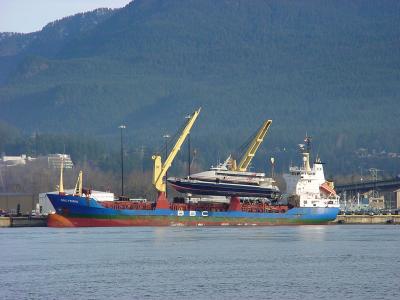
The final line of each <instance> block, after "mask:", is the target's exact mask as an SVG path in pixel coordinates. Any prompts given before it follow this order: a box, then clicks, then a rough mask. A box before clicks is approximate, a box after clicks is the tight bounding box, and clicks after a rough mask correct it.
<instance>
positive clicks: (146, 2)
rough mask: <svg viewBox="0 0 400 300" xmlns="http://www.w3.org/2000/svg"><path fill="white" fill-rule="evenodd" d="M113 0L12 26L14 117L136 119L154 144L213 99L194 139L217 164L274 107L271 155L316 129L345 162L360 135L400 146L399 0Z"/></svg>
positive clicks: (35, 121) (133, 130)
mask: <svg viewBox="0 0 400 300" xmlns="http://www.w3.org/2000/svg"><path fill="white" fill-rule="evenodd" d="M101 12H102V14H101V18H99V19H96V18H97V17H98V13H94V14H92V15H90V16H91V18H92V17H93V20H95V22H94V21H91V22H89V24H90V25H87V24H86V25H84V24H83V23H82V20H87V17H86V16H89V15H87V14H82V15H80V17H79V18H77V17H76V16H73V17H71V18H68V19H67V20H65V21H63V22H64V23H63V24H65V26H64V27H63V28H69V31H68V32H70V34H69V37H68V38H64V37H63V35H61V38H60V39H59V37H60V35H57V34H60V32H64V31H62V30H61V31H60V30H57V31H56V32H57V34H56V35H50V34H47V33H46V32H47V31H48V30H50V29H52V28H55V27H57V26H56V25H57V23H55V24H53V25H48V26H46V27H45V28H44V29H43V30H42V31H41V32H38V33H34V34H35V35H36V36H45V38H42V39H39V38H32V36H31V35H32V34H28V35H13V36H9V37H7V38H2V40H1V41H0V55H2V57H3V58H4V57H6V56H5V55H7V56H10V55H15V56H18V57H19V59H18V60H16V63H15V65H13V66H12V67H14V66H15V69H14V72H12V73H11V74H8V75H7V76H5V77H6V78H4V81H3V82H5V83H4V84H3V85H2V86H1V88H0V105H1V108H2V109H1V110H0V118H1V120H3V122H5V123H6V124H7V126H13V127H16V128H18V129H20V130H22V131H23V132H25V133H27V134H31V133H33V132H37V131H39V132H42V133H46V132H50V133H67V134H68V133H83V134H86V135H91V136H94V137H98V138H106V139H107V141H112V142H114V141H115V142H117V141H118V140H117V137H118V134H119V131H118V128H117V127H118V125H119V124H121V123H125V124H126V125H127V129H126V134H127V140H128V142H129V143H130V144H131V145H132V147H136V146H137V147H139V146H141V145H145V146H146V147H149V148H152V147H155V145H157V144H161V143H163V141H162V135H163V134H164V133H166V132H169V133H172V132H173V131H174V130H175V129H176V128H178V127H179V125H180V124H181V123H182V122H183V121H184V116H185V115H186V114H187V113H189V112H192V111H193V110H194V109H195V108H197V107H198V106H201V107H202V108H203V110H202V113H201V115H200V117H199V119H198V122H197V124H196V126H195V128H194V129H193V130H192V140H193V143H194V145H197V146H196V147H197V148H199V153H202V154H199V155H200V156H201V155H202V157H203V162H205V164H209V163H211V162H212V160H214V161H215V160H216V159H217V158H216V157H217V156H219V155H220V156H221V158H223V156H224V155H225V153H226V152H227V151H232V150H233V149H235V148H236V147H237V146H239V145H241V144H242V143H243V142H244V141H245V140H246V138H247V137H248V136H249V135H250V134H251V133H252V132H253V131H255V130H256V129H257V127H258V126H259V125H260V124H261V122H262V121H263V120H264V119H267V118H270V119H273V121H274V123H273V125H272V127H271V129H270V134H269V135H268V136H267V138H266V142H265V146H264V147H263V149H261V152H260V156H259V157H258V164H260V165H261V163H262V164H263V166H264V165H265V164H266V161H267V159H266V155H268V156H269V155H274V156H277V157H279V159H280V161H282V168H283V169H284V168H286V167H287V164H288V163H289V161H290V160H291V159H295V158H297V155H296V150H295V147H296V145H297V144H298V143H299V142H301V140H302V138H303V136H304V135H305V133H306V132H307V133H308V134H310V135H312V136H314V140H315V141H317V143H318V146H316V149H315V151H318V152H319V154H320V155H321V156H322V157H323V158H325V159H326V160H328V161H329V162H330V164H331V168H332V169H334V170H335V171H340V172H346V171H347V170H350V169H352V171H353V169H355V170H357V167H356V166H355V165H356V164H358V163H360V162H359V161H358V162H355V160H354V159H355V158H354V157H353V158H351V159H350V155H353V154H354V153H355V151H356V150H357V149H358V148H361V147H362V148H366V149H367V151H370V152H371V153H373V151H374V150H375V153H380V152H382V151H386V153H387V152H393V153H397V152H400V140H399V139H397V138H396V137H397V136H398V133H399V131H400V125H399V117H400V109H399V100H400V18H399V12H400V2H399V1H374V0H350V1H346V3H344V2H341V1H333V0H332V1H328V0H326V1H308V0H293V1H290V0H284V1H282V0H254V1H248V0H221V1H214V0H181V1H179V0H135V1H134V2H132V3H130V4H129V5H127V6H126V7H124V8H122V9H119V10H116V11H101ZM103 12H104V14H103ZM96 15H97V17H95V16H96ZM67 21H68V22H67ZM96 22H97V23H96ZM58 24H61V21H60V22H58ZM45 33H46V35H44V34H45ZM13 39H14V40H13ZM5 41H7V43H8V44H7V43H6V42H5ZM21 41H23V42H21ZM12 43H14V44H13V45H14V46H13V47H14V48H13V49H14V50H12V47H11V46H7V47H6V45H10V44H12ZM26 43H27V45H28V46H26V47H25V46H24V45H25V44H26ZM10 49H11V50H10ZM13 51H14V52H13ZM10 69H12V68H11V67H10ZM399 161H400V159H399V158H395V159H394V160H390V161H388V160H382V159H379V160H376V161H367V162H361V163H363V164H366V167H367V164H382V166H391V167H393V168H398V166H399Z"/></svg>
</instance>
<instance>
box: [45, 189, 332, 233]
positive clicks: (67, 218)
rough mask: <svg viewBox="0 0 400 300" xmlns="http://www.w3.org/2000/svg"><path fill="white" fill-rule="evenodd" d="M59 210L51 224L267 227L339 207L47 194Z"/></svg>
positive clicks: (322, 217)
mask: <svg viewBox="0 0 400 300" xmlns="http://www.w3.org/2000/svg"><path fill="white" fill-rule="evenodd" d="M48 197H49V199H50V201H51V203H52V204H53V206H54V208H55V209H56V214H52V215H49V218H48V226H49V227H113V226H257V225H258V226H268V225H303V224H326V223H328V222H329V221H333V220H334V219H335V218H336V216H337V214H338V212H339V209H338V208H316V207H313V208H293V209H290V210H288V211H287V212H285V213H248V212H242V211H225V212H212V211H179V210H170V209H155V210H129V209H121V210H120V209H112V208H104V207H103V206H101V205H100V204H99V203H98V202H96V201H95V200H94V199H87V198H85V197H78V196H67V195H58V194H48Z"/></svg>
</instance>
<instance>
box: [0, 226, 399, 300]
mask: <svg viewBox="0 0 400 300" xmlns="http://www.w3.org/2000/svg"><path fill="white" fill-rule="evenodd" d="M0 259H1V272H0V299H107V298H118V299H133V298H135V299H143V298H148V299H154V298H158V299H188V298H192V299H250V298H253V299H316V298H319V299H321V298H322V299H339V298H345V299H400V226H390V225H381V226H368V225H365V226H349V225H347V226H340V225H339V226H298V227H257V228H204V227H203V228H78V229H51V228H7V229H0Z"/></svg>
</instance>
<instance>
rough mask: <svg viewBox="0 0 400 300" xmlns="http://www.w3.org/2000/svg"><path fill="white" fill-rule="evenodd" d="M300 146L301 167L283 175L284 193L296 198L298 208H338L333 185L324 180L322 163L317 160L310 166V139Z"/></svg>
mask: <svg viewBox="0 0 400 300" xmlns="http://www.w3.org/2000/svg"><path fill="white" fill-rule="evenodd" d="M305 142H306V144H307V147H306V148H305V145H300V147H301V149H302V154H303V166H302V167H290V168H289V174H284V175H283V177H284V179H285V181H286V193H287V194H288V195H289V196H298V200H299V203H298V205H299V206H300V207H339V206H340V205H339V196H338V195H337V194H336V192H335V190H334V189H333V183H331V182H328V181H327V180H326V179H325V175H324V167H323V163H322V162H321V160H320V159H319V158H317V159H316V161H315V162H314V164H313V166H312V167H311V166H310V150H309V143H310V138H308V137H307V138H306V140H305Z"/></svg>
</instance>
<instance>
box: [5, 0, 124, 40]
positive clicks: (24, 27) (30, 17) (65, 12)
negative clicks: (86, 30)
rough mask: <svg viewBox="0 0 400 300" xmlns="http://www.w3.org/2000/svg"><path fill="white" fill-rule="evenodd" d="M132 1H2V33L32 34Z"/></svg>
mask: <svg viewBox="0 0 400 300" xmlns="http://www.w3.org/2000/svg"><path fill="white" fill-rule="evenodd" d="M131 1H132V0H0V32H6V31H13V32H32V31H37V30H40V29H42V27H43V26H45V25H46V24H47V23H49V22H52V21H55V20H57V19H61V18H63V17H66V16H70V15H73V14H76V13H79V12H85V11H89V10H93V9H95V8H100V7H109V8H117V7H123V6H125V5H126V4H128V3H129V2H131Z"/></svg>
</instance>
